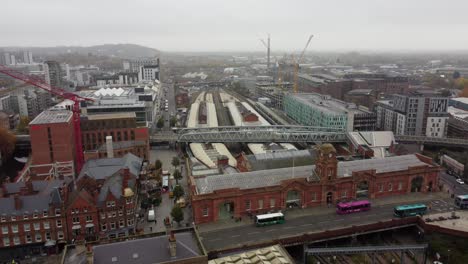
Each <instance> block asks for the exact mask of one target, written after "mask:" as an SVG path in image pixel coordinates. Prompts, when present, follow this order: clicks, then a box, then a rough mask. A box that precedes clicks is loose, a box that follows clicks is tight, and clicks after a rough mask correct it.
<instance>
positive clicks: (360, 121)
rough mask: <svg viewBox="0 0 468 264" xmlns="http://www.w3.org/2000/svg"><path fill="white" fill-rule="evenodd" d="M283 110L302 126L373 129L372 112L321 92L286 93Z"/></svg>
mask: <svg viewBox="0 0 468 264" xmlns="http://www.w3.org/2000/svg"><path fill="white" fill-rule="evenodd" d="M283 104H284V112H285V113H286V114H287V115H288V116H289V117H291V118H292V119H294V120H295V121H297V122H298V123H300V124H302V125H304V126H317V127H324V128H336V129H343V130H346V131H356V130H357V131H373V130H375V121H376V114H375V113H373V112H371V111H369V110H367V109H365V108H363V107H360V106H357V105H355V104H353V103H346V102H343V101H340V100H337V99H334V98H332V97H331V96H329V95H322V94H315V93H310V94H287V95H286V96H285V97H284V103H283Z"/></svg>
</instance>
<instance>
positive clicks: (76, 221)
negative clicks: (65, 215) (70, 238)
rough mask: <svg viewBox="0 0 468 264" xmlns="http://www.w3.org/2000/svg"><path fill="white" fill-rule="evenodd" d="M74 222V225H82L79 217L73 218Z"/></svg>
mask: <svg viewBox="0 0 468 264" xmlns="http://www.w3.org/2000/svg"><path fill="white" fill-rule="evenodd" d="M72 220H73V223H74V224H79V223H80V217H79V216H75V217H73V219H72Z"/></svg>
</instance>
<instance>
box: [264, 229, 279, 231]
mask: <svg viewBox="0 0 468 264" xmlns="http://www.w3.org/2000/svg"><path fill="white" fill-rule="evenodd" d="M273 231H276V229H270V230H267V231H265V232H273Z"/></svg>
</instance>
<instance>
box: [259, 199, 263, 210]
mask: <svg viewBox="0 0 468 264" xmlns="http://www.w3.org/2000/svg"><path fill="white" fill-rule="evenodd" d="M258 209H263V200H258Z"/></svg>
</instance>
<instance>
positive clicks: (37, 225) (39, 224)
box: [34, 223, 41, 231]
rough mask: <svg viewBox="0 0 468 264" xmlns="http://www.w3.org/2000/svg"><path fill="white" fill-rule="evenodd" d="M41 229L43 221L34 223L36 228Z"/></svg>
mask: <svg viewBox="0 0 468 264" xmlns="http://www.w3.org/2000/svg"><path fill="white" fill-rule="evenodd" d="M40 229H41V223H34V230H36V231H37V230H40Z"/></svg>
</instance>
